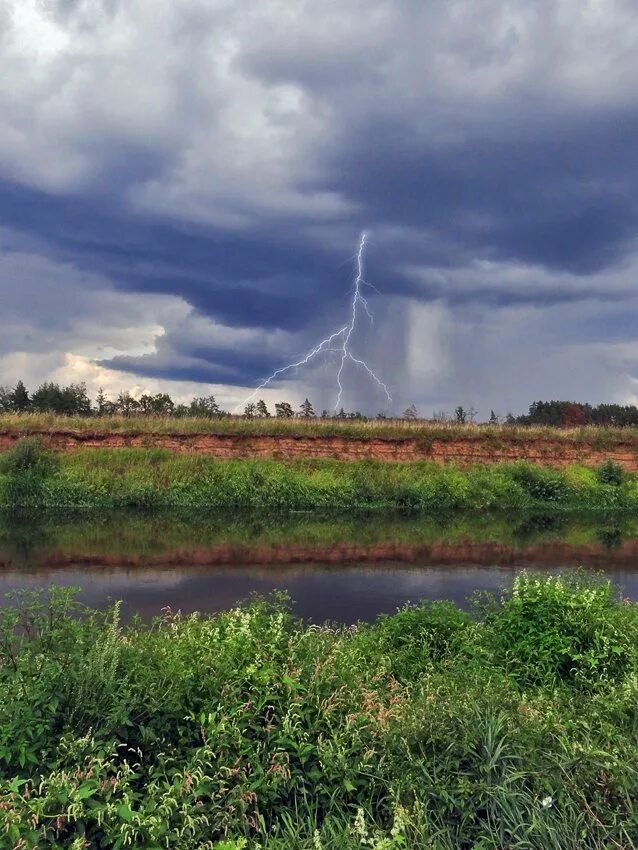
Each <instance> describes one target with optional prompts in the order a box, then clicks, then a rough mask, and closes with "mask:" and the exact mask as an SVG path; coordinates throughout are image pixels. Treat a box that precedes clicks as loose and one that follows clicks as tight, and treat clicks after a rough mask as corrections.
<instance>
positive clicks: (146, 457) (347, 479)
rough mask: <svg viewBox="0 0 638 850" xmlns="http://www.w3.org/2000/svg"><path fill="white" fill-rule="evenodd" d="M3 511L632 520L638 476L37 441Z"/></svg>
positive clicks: (3, 489)
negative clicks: (599, 515) (59, 448)
mask: <svg viewBox="0 0 638 850" xmlns="http://www.w3.org/2000/svg"><path fill="white" fill-rule="evenodd" d="M0 506H1V507H3V508H5V509H6V508H12V507H31V508H69V507H96V508H126V507H142V508H162V507H171V506H172V507H183V508H189V507H190V508H203V507H206V508H211V509H223V508H242V509H268V510H333V511H342V512H343V511H345V512H352V511H359V510H401V511H408V512H429V513H437V512H445V511H455V510H474V511H476V510H487V509H493V510H512V509H514V510H537V509H541V510H556V511H559V510H608V511H614V510H634V509H636V508H638V474H635V473H625V472H624V471H623V470H622V469H621V468H620V467H618V466H617V465H615V464H613V463H610V462H606V463H604V464H602V465H601V467H599V469H589V468H585V467H582V466H578V465H574V466H571V467H568V468H567V469H564V470H556V469H552V468H549V467H541V466H537V465H533V464H529V463H525V462H517V463H511V464H489V465H474V466H471V467H468V468H463V469H460V468H457V467H455V466H453V465H446V466H439V465H437V464H435V463H432V462H419V463H413V464H395V463H388V462H385V461H381V462H379V461H357V462H352V463H347V464H345V463H340V462H339V461H330V460H295V461H290V462H287V463H286V462H283V461H275V460H229V461H221V460H217V459H215V458H212V457H210V456H209V455H198V454H174V453H171V452H170V451H168V450H165V449H142V448H134V449H83V450H82V449H81V450H78V451H77V452H72V453H68V454H66V453H61V454H57V455H55V454H52V453H48V452H45V451H43V450H42V449H41V447H40V446H39V444H38V442H37V440H35V439H34V438H30V439H27V440H24V441H22V442H21V443H19V444H18V445H17V446H16V447H15V448H14V449H13V450H11V451H10V452H6V453H5V454H4V455H3V456H0Z"/></svg>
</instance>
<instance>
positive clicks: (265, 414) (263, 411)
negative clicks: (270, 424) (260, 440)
mask: <svg viewBox="0 0 638 850" xmlns="http://www.w3.org/2000/svg"><path fill="white" fill-rule="evenodd" d="M256 411H257V416H259V418H260V419H268V418H269V416H270V411H269V410H268V407H267V406H266V402H265V401H264V400H263V398H260V399H259V401H258V402H257V408H256Z"/></svg>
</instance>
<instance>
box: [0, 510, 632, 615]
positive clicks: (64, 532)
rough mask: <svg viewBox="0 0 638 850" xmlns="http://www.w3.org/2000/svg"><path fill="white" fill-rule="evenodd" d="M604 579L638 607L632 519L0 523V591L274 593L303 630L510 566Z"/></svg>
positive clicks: (469, 585) (176, 517) (208, 599)
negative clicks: (595, 573)
mask: <svg viewBox="0 0 638 850" xmlns="http://www.w3.org/2000/svg"><path fill="white" fill-rule="evenodd" d="M575 566H584V567H586V568H594V569H597V570H602V571H604V572H605V573H606V574H607V575H609V576H610V577H611V578H612V579H613V580H614V581H616V582H617V583H618V584H619V586H620V587H621V588H622V590H623V592H624V593H625V594H626V595H628V596H632V597H638V521H632V520H631V518H627V517H622V518H621V519H619V520H615V519H607V520H604V519H600V518H597V519H596V518H586V517H582V516H581V517H565V516H562V517H557V516H556V515H554V516H552V517H549V518H548V517H542V516H538V515H537V516H533V517H532V516H527V517H520V516H518V517H512V516H509V517H508V516H494V517H485V516H483V517H477V516H471V517H458V516H455V517H453V518H451V519H450V521H448V522H445V521H443V520H440V519H439V520H436V521H433V520H428V521H424V520H422V519H416V518H406V517H402V516H387V515H386V516H379V515H375V516H374V517H372V518H370V519H366V518H361V517H359V518H357V519H356V520H353V519H351V518H350V519H349V518H345V519H341V518H339V517H316V516H314V515H304V516H299V515H297V516H292V517H290V516H288V517H285V518H281V517H277V518H276V517H268V516H263V515H260V516H255V515H253V516H250V515H249V516H238V517H237V518H235V519H234V520H233V521H231V522H228V521H225V520H223V519H222V518H220V517H219V516H214V515H212V516H208V517H206V516H190V515H187V514H181V515H180V514H179V513H178V514H172V515H170V516H168V515H165V514H145V515H142V514H136V513H125V514H123V513H107V514H100V515H97V514H92V513H90V514H88V515H84V516H82V517H78V516H76V517H71V518H70V517H55V516H48V517H46V516H39V517H38V518H37V519H34V518H28V517H24V516H23V517H20V518H17V517H14V518H13V520H12V522H10V523H9V522H6V521H5V522H4V524H3V525H1V526H0V567H1V569H0V592H6V591H11V590H20V589H25V588H30V589H38V588H41V587H47V586H49V585H51V584H57V585H63V586H81V587H82V596H81V599H82V601H84V602H86V603H87V604H90V605H92V606H95V607H100V606H103V605H105V604H107V603H108V600H109V599H122V600H123V601H124V603H125V605H124V611H125V612H126V611H127V610H139V611H140V612H141V613H142V614H143V616H145V617H148V618H150V617H151V616H153V615H155V614H157V613H158V612H159V611H160V610H161V608H162V607H164V606H170V607H171V608H173V609H181V610H183V611H193V610H202V611H217V610H221V609H224V608H228V607H231V606H233V605H235V604H237V603H238V602H239V601H241V600H243V599H246V598H248V597H249V596H250V595H251V593H259V594H267V593H270V592H272V591H275V590H284V591H286V592H288V593H289V594H290V596H291V597H292V598H293V599H294V600H295V610H296V611H297V612H298V613H299V614H301V615H302V616H304V617H310V618H312V619H313V620H315V621H317V620H323V619H326V618H328V619H330V618H334V619H336V620H342V621H345V622H352V621H354V620H357V619H359V618H362V619H374V617H376V616H377V615H378V614H379V613H382V612H391V611H393V610H395V609H396V608H397V607H399V606H401V605H403V604H405V603H406V602H408V601H412V602H414V601H418V600H419V599H422V598H426V599H440V598H448V599H453V600H454V601H455V602H457V603H458V604H462V603H463V602H464V600H466V599H467V597H468V596H470V595H471V594H472V593H473V592H474V591H476V590H493V591H498V590H499V589H500V588H501V587H503V586H504V585H507V584H508V583H509V582H510V581H511V580H512V577H513V575H514V574H515V572H516V571H517V570H518V569H520V568H523V567H527V568H536V569H543V570H550V571H554V570H559V569H565V568H572V567H575Z"/></svg>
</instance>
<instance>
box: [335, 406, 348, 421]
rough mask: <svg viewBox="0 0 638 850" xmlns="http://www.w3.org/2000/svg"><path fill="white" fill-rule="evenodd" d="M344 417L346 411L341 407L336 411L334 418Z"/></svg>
mask: <svg viewBox="0 0 638 850" xmlns="http://www.w3.org/2000/svg"><path fill="white" fill-rule="evenodd" d="M345 418H346V412H345V410H344V409H343V407H342V408H341V410H340V411H339V413H337V414H336V415H335V419H345Z"/></svg>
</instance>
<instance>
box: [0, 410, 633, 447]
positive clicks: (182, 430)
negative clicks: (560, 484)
mask: <svg viewBox="0 0 638 850" xmlns="http://www.w3.org/2000/svg"><path fill="white" fill-rule="evenodd" d="M64 431H67V432H68V431H72V432H76V433H80V434H82V433H101V434H111V433H112V434H129V435H134V434H149V435H153V434H157V435H169V434H170V435H189V434H220V435H224V434H228V435H237V436H278V435H284V436H299V437H321V436H323V437H334V436H336V437H344V438H351V439H375V438H377V439H389V440H401V439H416V440H420V441H425V443H426V444H427V443H431V442H432V441H433V440H442V441H445V440H456V439H469V440H479V439H481V440H483V439H487V440H491V441H493V442H495V443H512V442H528V441H534V440H551V441H560V442H567V443H579V444H586V445H590V444H591V445H593V446H594V447H595V448H600V449H604V448H611V447H612V446H616V445H628V444H629V445H635V446H636V447H638V429H636V428H605V427H599V426H587V427H579V428H551V427H537V426H524V425H472V424H468V425H458V424H456V423H437V422H428V421H425V420H417V421H414V422H411V421H409V420H405V419H386V420H376V419H373V420H370V421H357V420H340V419H325V420H324V419H307V420H306V419H300V418H293V419H285V418H277V417H271V418H269V419H244V418H243V417H241V416H225V417H221V418H219V419H203V418H202V419H198V418H184V419H178V418H172V417H169V416H134V417H124V416H105V417H90V416H89V417H87V416H59V415H56V414H52V413H10V414H2V415H0V433H15V432H18V433H19V434H32V433H36V434H52V433H56V432H64Z"/></svg>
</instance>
